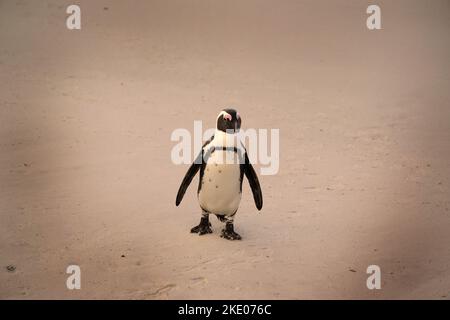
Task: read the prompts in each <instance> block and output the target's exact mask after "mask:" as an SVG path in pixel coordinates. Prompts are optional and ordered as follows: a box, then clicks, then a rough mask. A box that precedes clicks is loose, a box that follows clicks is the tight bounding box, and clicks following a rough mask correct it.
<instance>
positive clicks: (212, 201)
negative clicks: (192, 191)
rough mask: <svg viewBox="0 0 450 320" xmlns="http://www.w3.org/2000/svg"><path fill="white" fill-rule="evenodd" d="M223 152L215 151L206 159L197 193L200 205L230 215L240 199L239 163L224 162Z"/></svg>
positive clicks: (210, 210) (209, 210) (216, 212)
mask: <svg viewBox="0 0 450 320" xmlns="http://www.w3.org/2000/svg"><path fill="white" fill-rule="evenodd" d="M225 152H232V153H234V152H233V151H219V150H217V151H215V152H214V153H213V154H212V155H211V157H210V158H209V159H208V161H207V163H206V167H205V171H204V173H203V179H202V181H201V184H202V185H201V188H200V192H199V194H198V200H199V203H200V206H201V207H202V208H203V209H205V210H207V211H208V212H210V213H214V214H222V215H232V214H234V213H235V212H236V210H237V209H238V208H239V203H240V201H241V182H240V175H241V172H240V166H239V163H236V162H235V163H225V161H223V156H224V153H225Z"/></svg>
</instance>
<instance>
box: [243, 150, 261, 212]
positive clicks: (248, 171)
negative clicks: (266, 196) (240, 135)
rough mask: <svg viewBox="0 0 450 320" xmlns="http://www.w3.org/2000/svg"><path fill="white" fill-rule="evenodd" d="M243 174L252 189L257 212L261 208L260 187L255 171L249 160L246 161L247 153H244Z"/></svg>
mask: <svg viewBox="0 0 450 320" xmlns="http://www.w3.org/2000/svg"><path fill="white" fill-rule="evenodd" d="M244 173H245V176H246V177H247V179H248V182H249V184H250V188H251V189H252V193H253V199H254V200H255V205H256V208H257V209H258V210H261V208H262V206H263V197H262V192H261V186H260V185H259V180H258V176H257V175H256V172H255V169H253V166H252V164H251V163H250V160H249V159H248V155H247V152H245V165H244Z"/></svg>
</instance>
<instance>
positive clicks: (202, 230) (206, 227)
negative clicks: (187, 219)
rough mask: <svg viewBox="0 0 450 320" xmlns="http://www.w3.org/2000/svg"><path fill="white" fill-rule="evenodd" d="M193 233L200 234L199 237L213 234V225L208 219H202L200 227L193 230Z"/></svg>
mask: <svg viewBox="0 0 450 320" xmlns="http://www.w3.org/2000/svg"><path fill="white" fill-rule="evenodd" d="M191 233H198V235H199V236H202V235H204V234H208V233H212V229H211V223H210V222H209V220H208V218H207V217H202V219H201V220H200V223H199V225H198V226H195V227H193V228H192V229H191Z"/></svg>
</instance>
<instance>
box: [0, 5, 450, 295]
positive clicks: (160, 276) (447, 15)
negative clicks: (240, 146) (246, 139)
mask: <svg viewBox="0 0 450 320" xmlns="http://www.w3.org/2000/svg"><path fill="white" fill-rule="evenodd" d="M77 3H78V4H80V6H81V10H82V29H81V30H79V31H76V30H73V31H70V30H67V29H66V26H65V19H66V17H67V16H68V15H67V14H66V12H65V11H66V7H67V6H68V5H69V4H72V2H71V1H66V0H62V1H56V0H52V1H51V0H48V1H19V0H16V1H13V0H1V1H0V83H1V87H0V121H1V122H0V123H1V124H0V175H1V177H0V181H1V184H0V267H1V269H0V298H2V299H57V298H59V299H80V298H88V299H105V298H106V299H222V298H223V299H234V298H235V299H315V298H321V299H381V298H385V299H402V298H404V299H420V298H425V299H448V298H449V297H450V250H449V243H450V211H449V208H450V166H449V163H450V162H449V160H450V94H449V87H450V86H449V85H450V73H449V72H450V60H449V56H450V38H449V36H448V35H449V33H450V3H449V2H448V1H439V0H435V1H428V2H426V1H412V0H408V1H406V0H404V1H377V4H378V5H380V7H381V10H382V29H381V30H375V31H369V30H368V29H367V28H366V22H365V21H366V18H367V14H366V12H365V11H366V8H367V6H368V4H369V3H371V2H369V1H353V0H351V1H342V0H341V1H333V2H331V1H312V0H311V1H294V0H285V1H265V0H262V1H257V0H249V1H237V0H236V1H235V0H233V1H214V2H211V1H206V0H205V1H181V0H179V1H173V0H171V1H163V0H161V1H143V0H142V1H132V2H130V3H126V2H125V1H112V0H111V1H100V0H96V1H88V0H83V1H77ZM228 106H233V107H235V108H237V109H238V110H239V112H240V113H241V115H242V119H243V127H244V128H265V129H271V128H275V129H279V130H280V170H279V172H278V174H276V175H272V176H260V181H261V185H262V189H263V195H264V207H263V209H262V211H261V212H260V213H258V212H257V210H256V208H255V205H254V203H253V199H252V196H251V191H250V188H249V187H248V184H247V183H245V184H244V190H243V200H242V203H241V207H240V210H239V211H238V213H237V216H236V224H235V228H236V230H237V231H238V232H239V233H240V234H241V235H242V237H243V240H242V241H234V242H231V241H226V240H224V239H221V238H220V236H219V234H220V230H221V228H222V225H221V223H219V221H217V219H215V218H214V219H211V221H212V223H213V229H214V233H213V234H210V235H206V236H202V237H199V236H198V235H195V234H190V233H189V230H190V228H191V227H192V226H194V225H195V224H197V223H198V221H199V218H200V210H199V207H198V204H197V199H196V186H197V178H196V180H194V182H193V185H191V187H190V188H189V189H188V192H187V194H186V196H185V198H184V200H183V203H182V204H181V206H180V207H176V206H175V196H176V192H177V189H178V186H179V184H180V182H181V180H182V178H183V176H184V174H185V172H186V170H187V168H188V166H187V165H174V164H173V163H172V161H171V159H170V152H171V150H172V148H173V146H174V145H175V143H174V142H172V141H170V135H171V133H172V132H173V130H175V129H177V128H187V129H189V130H192V128H193V122H194V120H202V121H203V124H204V127H213V126H214V121H215V117H216V115H217V113H218V112H219V111H220V110H221V109H222V108H223V107H228ZM256 168H257V169H259V166H256ZM73 264H75V265H79V266H80V268H81V290H68V289H67V287H66V279H67V277H68V276H69V275H68V274H66V268H67V266H69V265H73ZM369 265H378V266H380V268H381V289H380V290H368V288H367V287H366V279H367V277H368V276H369V275H368V274H366V269H367V267H368V266H369ZM7 266H14V268H15V270H7ZM14 268H13V269H14Z"/></svg>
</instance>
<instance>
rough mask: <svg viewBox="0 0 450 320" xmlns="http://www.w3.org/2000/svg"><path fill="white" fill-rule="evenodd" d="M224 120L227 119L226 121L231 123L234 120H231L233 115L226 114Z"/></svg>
mask: <svg viewBox="0 0 450 320" xmlns="http://www.w3.org/2000/svg"><path fill="white" fill-rule="evenodd" d="M223 118H224V119H225V120H228V121H231V120H232V119H233V118H231V115H229V114H228V113H227V114H224V115H223Z"/></svg>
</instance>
